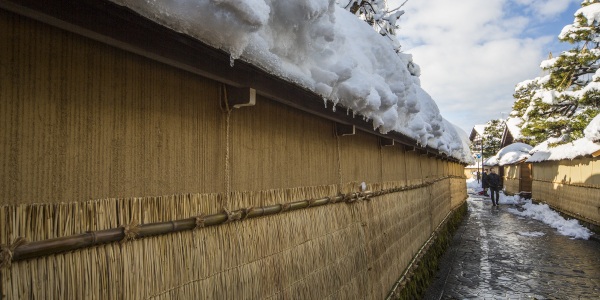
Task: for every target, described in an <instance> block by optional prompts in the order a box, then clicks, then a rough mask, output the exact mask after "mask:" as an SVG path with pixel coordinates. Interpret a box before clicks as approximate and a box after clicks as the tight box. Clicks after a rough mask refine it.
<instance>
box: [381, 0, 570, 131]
mask: <svg viewBox="0 0 600 300" xmlns="http://www.w3.org/2000/svg"><path fill="white" fill-rule="evenodd" d="M580 1H581V0H460V1H448V0H428V1H418V0H409V1H408V2H407V3H406V4H405V5H404V7H403V8H402V9H403V10H405V11H406V13H405V14H404V15H403V16H402V18H401V19H400V21H399V23H398V24H399V25H400V27H401V28H400V30H399V31H398V36H399V40H400V43H401V44H402V49H403V51H404V52H405V53H408V54H412V55H413V57H414V61H415V62H416V63H417V64H419V65H420V66H421V71H422V72H421V77H420V78H421V85H422V87H423V88H424V89H425V90H426V91H427V92H428V93H429V94H431V96H432V97H433V99H434V100H435V101H436V103H437V104H438V106H439V108H440V111H441V113H442V115H443V116H444V117H445V118H446V119H448V120H449V121H450V122H452V123H454V124H456V125H458V126H459V127H460V128H462V129H463V130H465V131H466V132H467V133H468V132H470V130H471V128H472V127H473V125H475V124H483V123H485V122H487V121H488V120H490V119H495V118H500V117H505V116H506V115H507V113H508V112H510V111H511V107H512V103H513V101H514V100H513V98H512V94H513V92H514V86H515V85H516V84H517V83H519V82H521V81H523V80H527V79H532V78H534V77H537V76H539V75H541V70H540V68H539V65H540V62H541V61H542V60H543V59H545V58H547V57H548V53H549V52H550V51H552V53H554V54H558V53H560V51H562V50H566V49H569V48H570V46H569V44H566V43H559V42H558V38H557V36H558V34H559V33H560V31H561V30H562V28H563V27H564V26H565V25H567V24H571V23H573V19H574V17H573V14H574V13H575V11H576V10H577V9H578V8H579V7H580V3H581V2H580ZM402 2H404V0H388V4H389V6H390V7H391V8H395V7H397V6H398V5H399V4H400V3H402Z"/></svg>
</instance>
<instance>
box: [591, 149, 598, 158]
mask: <svg viewBox="0 0 600 300" xmlns="http://www.w3.org/2000/svg"><path fill="white" fill-rule="evenodd" d="M598 156H600V150H598V151H596V152H594V153H592V157H598Z"/></svg>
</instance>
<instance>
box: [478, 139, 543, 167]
mask: <svg viewBox="0 0 600 300" xmlns="http://www.w3.org/2000/svg"><path fill="white" fill-rule="evenodd" d="M532 148H533V147H531V146H529V145H527V144H523V143H514V144H510V145H508V146H506V147H504V148H502V149H500V151H498V153H496V155H494V156H492V157H490V158H488V159H487V160H486V161H485V163H484V164H485V165H486V166H504V165H511V164H516V163H519V162H522V161H525V160H526V159H528V158H529V157H530V156H531V155H530V154H529V151H531V149H532Z"/></svg>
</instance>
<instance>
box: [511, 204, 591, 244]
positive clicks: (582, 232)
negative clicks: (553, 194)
mask: <svg viewBox="0 0 600 300" xmlns="http://www.w3.org/2000/svg"><path fill="white" fill-rule="evenodd" d="M522 208H523V209H524V210H523V211H519V210H517V209H515V208H508V211H509V212H511V213H513V214H515V215H519V216H523V217H529V218H533V219H536V220H539V221H542V222H544V223H546V224H548V225H550V226H551V227H553V228H556V229H558V232H559V233H560V234H562V235H565V236H570V237H573V238H576V239H584V240H587V239H589V238H590V236H591V235H592V233H591V231H590V230H589V229H587V228H585V227H583V226H581V225H580V224H579V222H578V221H577V220H575V219H571V220H565V218H563V217H562V216H561V215H560V214H558V213H557V212H555V211H553V210H552V209H551V208H550V207H549V206H548V205H547V204H533V203H532V202H531V200H528V201H526V202H525V204H523V206H522Z"/></svg>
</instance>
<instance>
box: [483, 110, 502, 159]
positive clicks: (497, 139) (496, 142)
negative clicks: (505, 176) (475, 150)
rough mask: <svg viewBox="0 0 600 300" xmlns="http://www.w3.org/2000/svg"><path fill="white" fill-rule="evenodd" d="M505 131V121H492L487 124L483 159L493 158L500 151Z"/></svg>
mask: <svg viewBox="0 0 600 300" xmlns="http://www.w3.org/2000/svg"><path fill="white" fill-rule="evenodd" d="M503 131H504V120H502V119H496V120H491V121H489V122H487V123H486V124H485V127H484V129H483V157H486V158H487V157H492V156H494V155H496V153H498V151H500V144H501V143H502V133H503ZM480 151H481V149H480Z"/></svg>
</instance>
